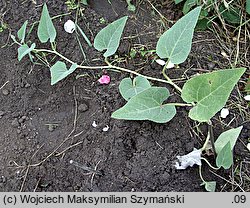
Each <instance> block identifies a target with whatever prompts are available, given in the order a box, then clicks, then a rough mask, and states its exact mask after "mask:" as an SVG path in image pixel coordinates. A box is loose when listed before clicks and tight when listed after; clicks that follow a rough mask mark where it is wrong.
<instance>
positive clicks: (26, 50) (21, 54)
mask: <svg viewBox="0 0 250 208" xmlns="http://www.w3.org/2000/svg"><path fill="white" fill-rule="evenodd" d="M35 47H36V44H35V43H32V45H31V46H30V48H29V46H28V45H27V44H24V45H22V46H20V47H19V48H18V51H17V52H18V61H21V60H22V58H23V57H24V56H26V55H27V54H29V53H30V52H31V51H33V50H34V49H35Z"/></svg>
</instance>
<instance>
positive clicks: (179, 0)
mask: <svg viewBox="0 0 250 208" xmlns="http://www.w3.org/2000/svg"><path fill="white" fill-rule="evenodd" d="M182 1H183V0H174V3H175V4H179V3H181V2H182Z"/></svg>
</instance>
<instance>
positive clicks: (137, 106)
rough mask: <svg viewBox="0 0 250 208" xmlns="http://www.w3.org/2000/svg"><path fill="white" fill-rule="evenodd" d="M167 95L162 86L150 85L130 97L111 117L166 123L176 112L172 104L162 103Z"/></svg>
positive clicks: (167, 92)
mask: <svg viewBox="0 0 250 208" xmlns="http://www.w3.org/2000/svg"><path fill="white" fill-rule="evenodd" d="M168 97H169V91H168V89H167V88H164V87H151V88H148V89H146V90H144V91H142V92H141V93H139V94H137V95H135V96H134V97H132V98H131V99H130V100H129V101H128V102H127V104H126V105H125V106H123V107H122V108H120V109H118V110H117V111H115V112H114V113H113V114H112V116H111V117H112V118H116V119H126V120H149V121H154V122H157V123H166V122H168V121H170V120H171V119H172V118H173V117H174V116H175V114H176V109H175V106H174V105H173V104H163V101H165V100H166V99H167V98H168Z"/></svg>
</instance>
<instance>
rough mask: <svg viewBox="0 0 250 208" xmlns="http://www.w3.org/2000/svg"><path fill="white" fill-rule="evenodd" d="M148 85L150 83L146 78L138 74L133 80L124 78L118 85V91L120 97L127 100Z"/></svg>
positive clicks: (148, 86)
mask: <svg viewBox="0 0 250 208" xmlns="http://www.w3.org/2000/svg"><path fill="white" fill-rule="evenodd" d="M150 87H151V85H150V83H149V81H148V80H147V79H146V78H144V77H140V76H138V77H136V78H134V80H132V79H130V78H124V79H123V80H122V81H121V83H120V85H119V91H120V93H121V95H122V97H123V98H124V99H125V100H127V101H128V100H129V99H130V98H131V97H133V96H135V95H137V94H138V93H140V92H142V91H143V90H146V89H148V88H150Z"/></svg>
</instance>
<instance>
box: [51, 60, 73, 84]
mask: <svg viewBox="0 0 250 208" xmlns="http://www.w3.org/2000/svg"><path fill="white" fill-rule="evenodd" d="M76 68H77V64H72V66H71V67H70V69H69V70H67V67H66V64H65V63H63V62H61V61H57V62H56V63H55V64H54V65H53V66H52V67H51V68H50V73H51V85H54V84H56V83H57V82H59V81H60V80H62V79H64V78H65V77H67V76H68V75H70V74H71V73H72V72H74V71H75V70H76Z"/></svg>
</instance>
